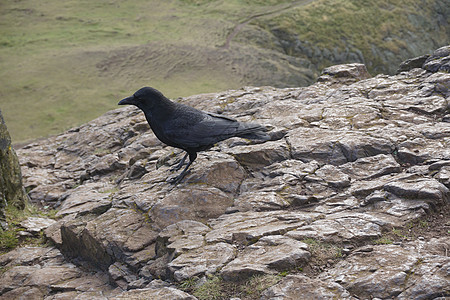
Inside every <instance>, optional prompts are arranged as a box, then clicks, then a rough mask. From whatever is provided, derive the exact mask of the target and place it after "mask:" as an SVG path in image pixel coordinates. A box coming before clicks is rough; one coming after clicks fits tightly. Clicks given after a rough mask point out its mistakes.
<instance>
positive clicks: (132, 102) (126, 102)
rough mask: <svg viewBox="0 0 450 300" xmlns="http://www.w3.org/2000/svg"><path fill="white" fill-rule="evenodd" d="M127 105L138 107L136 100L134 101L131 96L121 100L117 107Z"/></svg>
mask: <svg viewBox="0 0 450 300" xmlns="http://www.w3.org/2000/svg"><path fill="white" fill-rule="evenodd" d="M125 104H130V105H136V99H134V97H133V96H130V97H126V98H125V99H122V100H120V102H119V103H117V105H125Z"/></svg>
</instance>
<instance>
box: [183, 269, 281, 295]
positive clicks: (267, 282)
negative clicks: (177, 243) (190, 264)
mask: <svg viewBox="0 0 450 300" xmlns="http://www.w3.org/2000/svg"><path fill="white" fill-rule="evenodd" d="M288 274H289V272H288V271H285V272H281V273H279V274H265V275H255V276H252V277H250V278H248V279H246V280H242V281H240V282H227V281H224V280H223V279H222V278H221V277H220V276H216V275H208V276H206V279H205V280H204V281H202V282H200V281H199V279H198V278H197V277H192V278H189V279H187V280H185V281H183V282H181V283H180V285H179V288H180V289H182V290H184V291H186V292H189V293H190V294H192V295H194V296H195V297H197V299H199V300H214V299H230V298H233V297H238V298H240V299H243V300H250V299H259V298H260V297H261V294H262V293H263V292H264V291H265V290H266V289H268V288H269V287H271V286H274V285H275V284H277V283H278V282H279V281H280V280H282V279H283V277H285V276H287V275H288Z"/></svg>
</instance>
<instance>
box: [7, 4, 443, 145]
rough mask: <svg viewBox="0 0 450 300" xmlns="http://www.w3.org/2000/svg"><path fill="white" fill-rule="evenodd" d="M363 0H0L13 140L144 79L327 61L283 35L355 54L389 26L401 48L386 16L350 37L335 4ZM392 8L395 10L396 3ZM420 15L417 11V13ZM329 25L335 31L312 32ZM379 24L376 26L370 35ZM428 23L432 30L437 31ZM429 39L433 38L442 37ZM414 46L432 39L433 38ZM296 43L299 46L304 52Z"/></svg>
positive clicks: (295, 78) (187, 83) (279, 82)
mask: <svg viewBox="0 0 450 300" xmlns="http://www.w3.org/2000/svg"><path fill="white" fill-rule="evenodd" d="M375 2H376V3H378V2H377V1H375ZM397 2H399V3H400V2H401V3H404V5H403V6H402V7H406V8H408V11H413V10H416V9H419V8H420V7H419V8H417V7H416V6H414V5H412V6H411V5H410V2H416V1H407V0H404V1H400V0H398V1H397ZM421 2H423V3H426V4H430V5H431V3H432V2H436V3H437V2H439V1H425V0H424V1H421ZM358 3H363V4H358ZM371 3H372V2H371V1H356V0H354V1H344V0H316V1H311V0H310V1H307V0H304V1H286V0H284V1H283V0H279V1H277V0H229V1H218V0H215V1H213V0H209V1H208V0H165V1H156V0H153V1H148V0H122V1H119V0H110V1H87V0H82V1H75V0H65V1H57V0H42V1H32V0H22V1H14V0H4V1H2V2H1V3H0V76H1V78H2V80H1V81H0V109H1V110H2V112H3V115H4V117H5V119H6V122H7V125H8V128H9V130H10V133H11V135H12V137H13V140H14V141H15V142H19V141H24V140H29V139H33V138H37V137H41V136H46V135H49V134H54V133H57V132H60V131H63V130H65V129H68V128H70V127H72V126H76V125H79V124H81V123H84V122H86V121H89V120H91V119H92V118H95V117H96V116H98V115H100V114H102V113H104V112H105V111H107V110H110V109H113V108H116V107H117V106H116V104H117V102H118V100H120V99H121V98H123V97H125V96H128V95H129V94H130V93H132V92H134V91H135V90H137V89H138V88H140V87H142V86H145V85H150V86H153V87H156V88H158V89H160V90H161V91H162V92H163V93H165V94H166V95H167V96H169V97H172V98H175V97H179V96H187V95H192V94H198V93H203V92H213V91H219V90H224V89H230V88H239V87H241V86H243V85H273V86H278V87H281V86H302V85H306V84H308V83H311V82H313V81H314V78H315V76H317V74H318V72H320V69H321V68H322V67H323V66H325V65H327V64H332V63H334V62H335V60H334V59H332V58H331V59H328V58H326V57H321V56H320V55H319V56H317V57H316V56H315V55H314V54H313V55H305V53H306V52H305V51H303V52H305V53H303V52H302V51H300V52H299V51H298V49H297V48H296V47H295V46H292V45H295V43H296V42H297V40H302V41H307V42H308V43H309V44H305V43H304V45H309V46H308V47H310V48H311V47H313V46H314V47H316V46H317V47H320V49H322V50H323V49H327V48H329V49H334V48H336V49H337V52H340V51H344V52H345V48H346V47H347V48H350V49H351V51H354V50H355V49H359V47H362V46H361V45H363V46H364V47H365V48H364V49H362V50H361V51H360V52H361V55H363V56H364V58H365V56H367V55H368V54H366V53H365V52H364V51H366V50H367V49H366V48H367V47H369V48H370V47H371V46H370V45H371V44H375V45H376V44H377V43H381V41H379V40H380V39H381V40H383V39H384V38H385V36H386V32H388V33H389V32H392V33H395V36H394V37H393V38H394V42H395V43H394V44H392V42H390V41H384V42H383V43H384V44H383V45H386V46H387V47H388V48H389V47H390V48H393V49H394V50H395V48H396V47H400V48H401V47H402V43H405V42H404V41H403V40H402V38H403V37H402V36H398V34H397V33H398V30H397V29H395V28H397V27H396V26H398V25H402V24H397V23H395V24H390V23H389V22H388V23H374V26H373V27H371V26H370V24H369V25H367V26H366V27H364V28H363V29H364V32H366V31H367V32H370V36H372V35H373V38H372V39H373V40H370V41H369V42H364V43H365V44H358V43H357V40H358V39H359V37H360V36H361V29H360V26H359V25H358V26H350V25H349V22H353V21H352V20H353V19H348V18H347V17H346V14H354V9H355V8H359V9H363V10H364V12H361V13H360V14H361V16H360V17H359V18H360V19H361V18H366V16H367V14H370V13H371V10H373V9H375V8H376V7H378V6H374V5H372V4H371ZM380 3H383V5H387V4H386V3H388V1H380ZM410 6H411V7H410ZM388 8H389V5H388ZM439 9H441V10H442V8H439ZM389 10H390V9H388V11H389ZM398 10H399V11H398V14H400V13H401V12H402V8H399V9H398ZM430 11H433V9H432V8H430ZM430 16H431V15H430V14H428V15H425V16H423V18H424V19H425V21H427V20H428V19H427V18H429V17H430ZM355 17H356V16H355ZM407 18H409V15H408V17H407ZM374 19H376V18H374ZM371 20H372V19H369V21H371ZM389 20H390V19H389ZM347 21H348V22H347ZM360 21H361V20H360ZM371 22H372V21H371ZM373 22H375V21H373ZM377 22H378V21H377ZM392 22H394V21H392ZM399 22H400V23H401V22H405V19H402V20H401V21H399ZM427 22H428V21H427ZM366 23H370V22H366ZM351 24H353V23H351ZM341 25H342V26H341ZM330 26H331V27H330ZM339 26H341V27H342V28H341V29H339ZM380 26H381V27H380ZM446 26H447V27H444V28H448V24H447V25H446ZM330 28H331V29H332V30H333V31H332V33H333V34H332V35H333V36H334V37H335V38H334V39H331V40H329V39H327V38H325V39H324V38H323V37H327V36H330V34H329V32H330V30H331V29H330ZM369 30H370V31H369ZM405 30H411V28H410V27H405ZM358 31H359V33H357V32H358ZM379 31H381V32H384V34H379V35H376V34H377V33H378V32H379ZM355 32H356V33H355ZM438 32H440V33H439V34H441V36H440V37H441V38H442V34H444V35H445V34H446V33H447V32H448V31H442V30H441V29H439V30H438ZM442 32H443V33H442ZM428 35H430V34H428ZM433 36H434V35H433ZM433 38H434V37H433ZM286 41H287V43H286ZM397 41H398V43H397ZM426 42H427V41H426V40H425V42H424V43H425V44H426ZM441 42H442V44H445V43H446V42H445V38H442V41H441ZM289 43H291V44H289ZM366 45H367V47H366ZM426 46H427V47H428V48H427V49H429V50H431V49H433V48H435V45H434V44H433V43H428V44H427V45H426ZM308 47H306V48H305V47H303V48H305V49H306V50H307V51H309V49H308ZM383 47H384V46H383ZM342 48H343V49H344V50H342ZM419 48H420V47H419ZM425 48H426V47H425ZM311 49H313V50H314V48H311ZM375 50H377V51H378V48H375ZM391 50H392V49H391ZM368 51H369V52H370V51H372V50H371V49H369V50H368ZM422 51H423V47H422V48H420V49H417V50H416V52H419V53H417V55H419V54H422ZM400 52H401V51H400ZM313 53H314V52H313ZM375 53H376V52H375ZM407 54H410V53H409V52H405V53H400V54H399V55H400V56H401V55H405V56H406V55H407ZM367 57H368V58H370V57H369V56H367ZM408 57H410V55H408V56H406V57H405V58H408ZM395 59H397V60H399V61H400V58H399V57H395ZM370 62H371V61H370ZM373 63H374V64H391V62H389V63H385V62H383V61H379V60H373Z"/></svg>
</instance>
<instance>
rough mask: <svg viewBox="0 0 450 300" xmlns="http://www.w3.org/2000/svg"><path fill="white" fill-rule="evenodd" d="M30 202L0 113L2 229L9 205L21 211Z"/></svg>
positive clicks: (0, 218) (5, 224)
mask: <svg viewBox="0 0 450 300" xmlns="http://www.w3.org/2000/svg"><path fill="white" fill-rule="evenodd" d="M27 200H28V197H27V194H26V192H25V189H24V188H23V185H22V173H21V170H20V165H19V159H18V158H17V155H16V152H15V151H14V149H13V148H12V145H11V137H10V135H9V132H8V129H7V128H6V124H5V120H4V119H3V116H2V112H1V111H0V227H1V229H6V228H7V227H8V224H7V223H6V219H5V215H4V209H5V207H6V206H7V205H12V206H15V207H17V208H19V209H23V208H24V207H25V203H26V201H27Z"/></svg>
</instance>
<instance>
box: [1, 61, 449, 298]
mask: <svg viewBox="0 0 450 300" xmlns="http://www.w3.org/2000/svg"><path fill="white" fill-rule="evenodd" d="M440 69H441V67H439V68H437V69H436V68H433V69H425V68H413V69H411V70H409V71H405V72H401V73H399V74H398V75H395V76H387V75H378V76H376V77H370V75H368V73H367V71H366V70H365V68H364V66H363V65H359V64H352V65H341V66H335V67H332V68H329V69H327V70H325V71H324V73H323V75H322V76H321V77H320V79H319V80H318V82H317V83H316V84H314V85H311V86H309V87H305V88H289V89H275V88H271V87H259V88H254V87H245V88H242V89H240V90H232V91H227V92H223V93H217V94H207V95H206V94H205V95H197V96H192V97H189V98H184V99H179V101H181V102H184V103H188V104H190V105H192V106H195V107H198V108H200V109H204V110H209V111H212V112H215V113H223V114H226V115H230V116H234V117H236V118H238V119H239V120H242V121H250V120H257V121H258V122H260V123H264V124H271V125H272V128H273V129H272V136H273V137H274V138H273V140H272V141H268V142H265V143H260V144H252V142H251V141H248V140H244V139H240V138H233V139H230V140H227V141H224V142H222V143H219V144H218V145H216V146H215V147H214V148H212V149H211V150H209V151H207V152H203V153H200V154H199V157H198V159H197V160H196V161H195V163H194V164H193V166H192V168H191V170H190V172H189V173H188V174H187V176H186V177H185V179H184V180H183V181H182V182H181V183H180V184H178V185H175V186H174V185H170V184H168V183H167V182H166V179H167V178H168V177H169V176H170V175H171V172H170V166H171V165H173V164H174V163H176V162H178V161H179V160H180V159H181V157H182V154H181V151H179V150H176V149H173V148H170V147H166V146H165V145H163V144H161V143H160V142H159V141H158V140H157V139H156V138H155V137H154V135H153V134H152V133H151V131H150V130H149V128H148V125H147V123H146V121H145V119H144V117H143V115H142V114H141V113H140V112H139V111H138V110H137V109H134V108H132V107H127V108H123V109H117V110H114V111H111V112H109V113H107V114H105V115H103V116H101V117H100V118H98V119H95V120H93V121H91V122H89V123H88V124H85V125H83V126H80V127H78V128H74V129H72V130H70V131H68V132H66V133H63V134H60V135H58V136H54V137H51V138H49V139H47V140H45V141H43V142H36V143H33V144H29V145H27V146H25V147H23V148H22V149H20V150H19V151H18V154H19V157H20V158H21V162H22V170H23V174H24V178H25V185H26V187H27V188H28V189H29V190H30V196H31V198H32V200H33V201H34V202H35V203H37V204H41V205H46V206H51V207H53V208H56V209H58V216H59V217H60V218H59V219H58V220H57V222H56V223H54V224H51V225H50V226H49V227H47V228H46V229H45V235H46V236H47V237H48V238H49V239H50V240H51V241H52V242H53V243H54V244H55V245H56V247H57V248H58V249H56V248H55V247H47V248H40V249H39V250H36V249H30V248H20V249H17V250H15V251H13V252H11V253H9V254H6V255H4V256H2V259H1V261H0V265H1V266H4V267H6V269H5V271H4V272H3V274H2V275H1V277H0V286H2V290H1V293H2V295H3V297H19V296H24V297H25V296H26V295H28V294H27V293H30V289H32V290H33V291H34V290H35V291H36V294H37V293H39V295H41V296H42V297H44V298H45V299H56V298H58V299H62V298H71V299H72V298H75V297H79V298H86V297H88V298H89V297H93V296H94V295H97V296H98V295H100V294H101V295H102V296H101V297H103V299H105V298H110V299H142V298H154V299H162V298H170V299H195V297H194V296H192V295H189V294H188V293H186V292H185V291H181V290H180V289H181V286H183V285H179V284H180V283H183V282H186V281H190V280H193V278H209V277H210V276H219V277H220V278H221V280H223V282H226V284H235V285H238V284H239V283H244V282H246V281H247V280H249V279H250V278H253V277H255V276H265V275H267V276H272V275H276V274H283V276H285V275H286V274H287V276H285V277H283V278H282V279H281V280H279V281H278V283H276V284H275V283H274V285H273V286H272V287H270V288H268V289H266V290H265V291H262V294H261V296H262V298H263V299H296V298H298V297H299V295H301V296H304V297H306V296H308V297H310V298H316V297H319V296H320V297H323V298H327V299H328V298H342V299H365V298H391V297H397V298H399V299H412V298H424V299H430V298H435V297H445V296H449V295H450V294H449V293H450V291H449V288H448V284H446V283H448V276H449V274H448V267H449V264H450V258H449V257H448V253H447V251H446V249H447V248H448V243H449V238H448V237H447V233H448V225H449V216H448V202H449V199H450V190H449V189H450V181H449V174H450V123H449V121H450V106H449V105H450V104H449V100H448V88H449V84H450V75H449V74H448V73H446V72H443V71H442V70H440ZM436 70H439V71H436ZM435 71H436V72H435ZM22 252H23V253H25V252H26V253H29V252H31V253H30V254H29V255H28V254H27V256H25V255H24V254H21V253H22ZM41 252H42V253H41ZM44 253H51V254H52V255H47V254H44ZM61 253H62V254H64V257H65V258H64V259H63V257H62V255H61ZM21 257H29V258H27V259H25V258H21ZM37 270H39V272H40V274H41V273H42V274H50V275H45V276H44V275H42V276H40V277H38V278H36V275H34V274H36V273H35V272H37ZM12 278H15V280H12ZM17 278H21V280H20V282H19V281H18V280H17ZM33 278H34V279H33ZM56 278H57V280H56ZM38 279H39V280H38ZM88 282H90V283H91V285H88ZM201 282H202V279H200V280H199V283H198V284H201ZM88 286H89V288H88ZM231 296H233V295H230V297H231ZM98 297H99V298H101V297H100V296H98ZM224 297H225V296H224Z"/></svg>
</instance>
